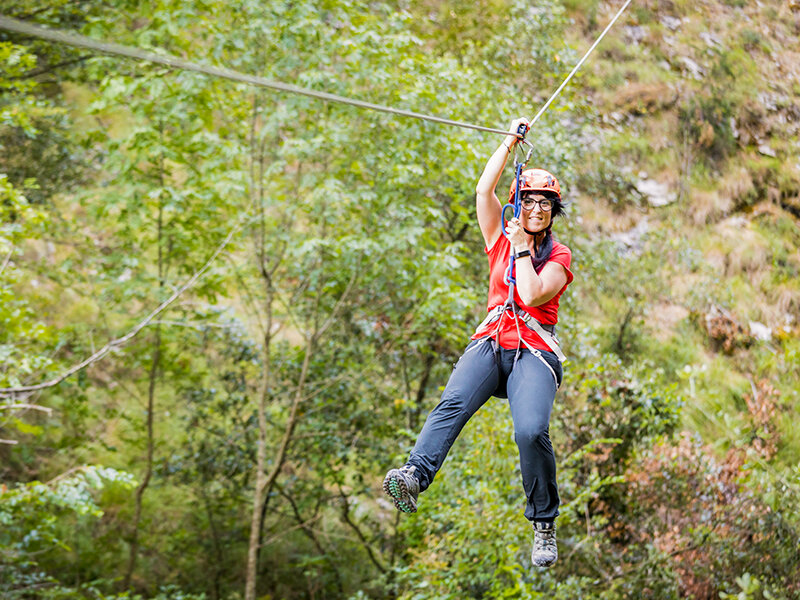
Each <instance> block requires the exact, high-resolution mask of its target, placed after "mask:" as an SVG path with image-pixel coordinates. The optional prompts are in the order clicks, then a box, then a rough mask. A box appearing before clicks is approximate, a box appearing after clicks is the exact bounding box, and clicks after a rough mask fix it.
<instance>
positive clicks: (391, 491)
mask: <svg viewBox="0 0 800 600" xmlns="http://www.w3.org/2000/svg"><path fill="white" fill-rule="evenodd" d="M383 491H384V493H385V494H386V495H387V496H389V498H391V499H392V502H394V506H395V508H396V509H397V510H399V511H400V512H404V513H408V514H410V513H415V512H417V503H416V501H415V500H414V498H413V496H411V494H409V493H408V485H406V482H405V479H403V476H402V475H400V474H399V472H398V471H397V469H392V470H391V471H389V472H388V473H387V474H386V478H385V479H384V480H383Z"/></svg>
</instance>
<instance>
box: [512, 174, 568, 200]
mask: <svg viewBox="0 0 800 600" xmlns="http://www.w3.org/2000/svg"><path fill="white" fill-rule="evenodd" d="M519 184H520V185H519V191H520V192H526V191H531V192H544V193H545V195H547V196H553V195H554V196H555V197H556V198H558V199H559V200H561V186H560V185H559V184H558V179H556V178H555V177H553V176H552V175H551V174H550V173H549V172H547V171H545V170H544V169H528V170H527V171H523V172H522V173H520V174H519ZM516 189H517V179H516V177H515V178H514V179H513V180H512V181H511V188H510V189H509V190H508V201H509V202H512V203H513V202H514V192H515V191H516Z"/></svg>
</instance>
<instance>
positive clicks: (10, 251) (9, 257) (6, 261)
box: [0, 248, 14, 275]
mask: <svg viewBox="0 0 800 600" xmlns="http://www.w3.org/2000/svg"><path fill="white" fill-rule="evenodd" d="M13 255H14V249H13V248H11V250H9V251H8V254H6V258H5V260H3V266H2V267H0V275H2V274H3V271H5V270H6V267H7V266H8V263H9V262H10V261H11V257H12V256H13Z"/></svg>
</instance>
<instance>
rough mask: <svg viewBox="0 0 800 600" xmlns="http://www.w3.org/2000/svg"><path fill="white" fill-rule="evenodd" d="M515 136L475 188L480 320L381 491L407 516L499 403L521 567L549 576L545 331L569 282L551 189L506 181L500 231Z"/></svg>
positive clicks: (551, 386) (554, 362)
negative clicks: (507, 432) (528, 549)
mask: <svg viewBox="0 0 800 600" xmlns="http://www.w3.org/2000/svg"><path fill="white" fill-rule="evenodd" d="M522 126H524V127H523V128H522V131H524V130H525V129H526V128H527V126H528V121H527V120H526V119H517V120H516V121H514V122H513V123H512V125H511V128H510V129H509V134H508V137H507V138H506V139H505V141H504V142H503V143H502V144H500V145H499V146H498V148H497V150H495V152H494V154H492V156H491V157H490V158H489V161H488V162H487V163H486V166H485V168H484V170H483V174H482V175H481V177H480V180H479V181H478V185H477V188H476V201H477V213H478V225H479V226H480V229H481V233H482V234H483V238H484V240H485V242H486V253H487V254H488V257H489V302H488V311H489V312H488V315H487V317H486V319H485V320H484V322H483V323H481V324H480V325H479V326H478V329H477V331H476V332H475V334H474V335H473V336H472V340H471V341H470V343H469V345H468V346H467V349H466V350H465V351H464V354H463V355H462V356H461V358H460V359H459V361H458V363H457V364H456V367H455V369H454V370H453V373H452V374H451V376H450V380H449V381H448V383H447V386H446V387H445V390H444V393H443V394H442V398H441V401H440V402H439V404H438V405H437V406H436V408H434V409H433V411H432V412H431V414H430V415H429V416H428V419H427V420H426V422H425V425H424V426H423V428H422V431H421V432H420V434H419V437H418V438H417V443H416V445H415V446H414V449H413V450H412V451H411V455H410V456H409V459H408V462H407V463H406V464H405V465H403V466H402V467H400V468H399V469H392V470H390V471H389V473H388V474H387V475H386V477H385V479H384V482H383V489H384V491H385V492H386V494H387V495H388V496H389V497H390V498H391V499H392V500H393V502H394V505H395V506H396V507H397V509H398V510H400V511H401V512H406V513H413V512H416V510H417V497H418V495H419V494H420V492H423V491H425V490H426V489H427V488H428V487H429V486H430V484H431V483H432V481H433V478H434V477H435V476H436V473H437V472H438V471H439V469H440V468H441V466H442V464H443V463H444V459H445V457H446V456H447V453H448V451H449V450H450V448H451V447H452V445H453V443H454V442H455V440H456V438H457V437H458V435H459V433H460V432H461V429H462V428H463V427H464V425H466V423H467V421H468V420H469V419H470V418H471V417H472V415H474V414H475V413H476V412H477V411H478V409H479V408H480V407H481V406H483V404H485V403H486V401H487V400H488V399H489V398H490V397H491V396H498V397H501V398H508V402H509V406H510V407H511V416H512V418H513V421H514V436H515V439H516V442H517V447H518V448H519V454H520V468H521V471H522V486H523V489H524V492H525V496H526V500H527V503H526V508H525V517H526V518H527V519H528V520H529V521H531V522H532V523H533V530H534V543H533V552H532V554H531V562H532V563H533V564H534V565H536V566H539V567H549V566H550V565H552V564H553V563H554V562H555V561H556V559H557V558H558V549H557V546H556V533H555V518H556V516H558V506H559V497H558V486H557V484H556V464H555V456H554V454H553V447H552V445H551V443H550V434H549V430H550V413H551V411H552V408H553V402H554V400H555V394H556V391H557V389H558V387H559V385H560V384H561V376H562V369H561V360H563V354H561V351H560V349H559V348H558V343H557V341H556V340H555V329H554V328H555V324H556V322H557V321H558V300H559V298H560V297H561V294H562V293H563V292H564V290H565V289H566V288H567V286H568V285H569V284H570V282H571V281H572V272H571V271H570V262H571V257H572V255H571V252H570V250H569V248H567V247H566V246H564V245H563V244H560V243H559V242H556V241H555V240H554V239H553V235H552V232H551V227H552V224H553V218H554V217H556V216H558V215H560V214H562V212H563V204H562V202H561V187H560V185H559V183H558V180H557V179H556V178H555V177H554V176H553V175H552V174H550V173H549V172H547V171H545V170H543V169H530V170H528V171H524V172H522V173H520V174H519V178H518V179H519V184H517V180H516V179H515V181H514V183H513V184H512V186H511V189H510V190H509V200H510V201H511V202H514V200H515V198H516V197H517V185H519V194H520V195H521V211H519V217H515V218H513V219H511V220H510V221H509V222H508V224H507V226H506V227H505V228H504V227H503V217H502V214H503V207H501V204H500V201H499V200H498V198H497V195H496V194H495V189H496V187H497V182H498V180H499V179H500V174H501V173H502V171H503V168H504V167H505V164H506V161H507V160H508V156H509V155H510V154H511V153H512V151H513V150H512V148H513V147H514V145H515V144H517V143H518V142H519V139H520V138H519V137H518V134H517V132H518V131H519V130H520V127H522ZM509 256H511V257H513V259H514V260H511V261H510V260H509ZM509 262H510V264H511V265H512V266H511V268H510V269H509V271H510V272H508V273H507V271H506V265H507V264H509ZM514 282H516V283H514ZM506 317H508V318H506ZM523 346H524V347H523Z"/></svg>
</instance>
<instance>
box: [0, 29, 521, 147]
mask: <svg viewBox="0 0 800 600" xmlns="http://www.w3.org/2000/svg"><path fill="white" fill-rule="evenodd" d="M0 29H6V30H8V31H13V32H15V33H22V34H25V35H30V36H33V37H36V38H40V39H44V40H48V41H51V42H57V43H60V44H66V45H67V46H74V47H77V48H85V49H87V50H95V51H97V52H102V53H103V54H112V55H117V56H124V57H127V58H133V59H136V60H143V61H147V62H152V63H157V64H160V65H164V66H166V67H170V68H173V69H181V70H184V71H194V72H196V73H203V74H205V75H211V76H212V77H221V78H223V79H230V80H231V81H237V82H240V83H247V84H250V85H254V86H257V87H265V88H270V89H273V90H278V91H282V92H289V93H291V94H301V95H303V96H309V97H311V98H317V99H319V100H325V101H327V102H339V103H342V104H349V105H351V106H356V107H358V108H365V109H368V110H376V111H379V112H385V113H389V114H392V115H398V116H401V117H411V118H413V119H422V120H424V121H432V122H434V123H441V124H442V125H453V126H455V127H463V128H465V129H475V130H477V131H485V132H488V133H499V134H502V135H508V131H506V130H504V129H495V128H492V127H483V126H481V125H473V124H472V123H464V122H462V121H453V120H451V119H445V118H442V117H435V116H431V115H425V114H422V113H418V112H412V111H410V110H402V109H398V108H392V107H391V106H383V105H381V104H373V103H371V102H364V101H362V100H354V99H352V98H345V97H344V96H338V95H336V94H329V93H327V92H318V91H315V90H310V89H308V88H302V87H299V86H296V85H292V84H289V83H283V82H280V81H272V80H269V79H265V78H264V77H257V76H255V75H246V74H244V73H239V72H238V71H234V70H232V69H226V68H223V67H212V66H209V65H201V64H197V63H193V62H189V61H187V60H183V59H181V58H178V57H177V56H173V55H171V54H155V53H153V52H147V51H145V50H140V49H138V48H131V47H129V46H123V45H122V44H115V43H113V42H98V41H96V40H93V39H91V38H88V37H86V36H83V35H78V34H74V33H67V32H65V31H59V30H57V29H48V28H45V27H40V26H38V25H31V24H30V23H26V22H25V21H19V20H17V19H12V18H10V17H6V16H4V15H0Z"/></svg>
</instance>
